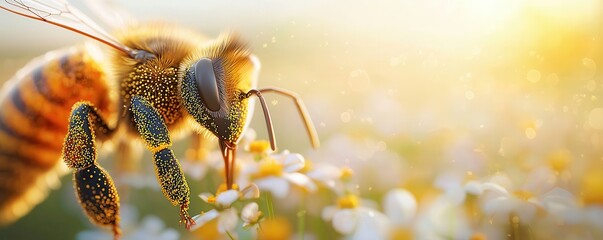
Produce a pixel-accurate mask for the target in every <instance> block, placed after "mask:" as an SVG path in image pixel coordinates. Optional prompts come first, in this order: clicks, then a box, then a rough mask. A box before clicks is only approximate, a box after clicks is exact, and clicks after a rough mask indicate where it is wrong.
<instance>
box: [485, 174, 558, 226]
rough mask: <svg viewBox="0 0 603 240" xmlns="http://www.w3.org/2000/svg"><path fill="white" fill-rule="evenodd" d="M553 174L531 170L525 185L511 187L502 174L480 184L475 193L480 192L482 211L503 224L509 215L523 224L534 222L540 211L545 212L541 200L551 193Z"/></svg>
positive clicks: (510, 182) (552, 192) (554, 176)
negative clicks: (515, 217)
mask: <svg viewBox="0 0 603 240" xmlns="http://www.w3.org/2000/svg"><path fill="white" fill-rule="evenodd" d="M555 182H556V175H555V173H554V172H553V171H552V170H550V169H548V168H538V169H535V170H533V171H532V172H531V173H530V174H529V175H528V178H527V180H526V181H525V183H524V184H523V185H521V186H513V184H512V181H511V179H509V178H508V177H507V176H505V175H498V176H495V177H493V178H492V179H491V180H490V181H488V182H485V183H482V184H481V185H480V186H479V187H478V189H476V191H477V192H478V193H479V192H481V193H482V200H483V210H484V212H485V213H487V214H490V215H492V216H493V217H495V218H498V219H499V220H502V221H508V219H509V217H510V216H511V214H514V216H517V217H519V219H520V220H521V221H522V222H530V221H532V220H533V219H534V216H535V215H536V213H537V211H538V210H539V209H542V210H545V208H544V206H543V204H542V200H543V199H546V197H547V196H548V195H549V194H554V193H555V192H554V191H551V190H553V188H554V184H555Z"/></svg>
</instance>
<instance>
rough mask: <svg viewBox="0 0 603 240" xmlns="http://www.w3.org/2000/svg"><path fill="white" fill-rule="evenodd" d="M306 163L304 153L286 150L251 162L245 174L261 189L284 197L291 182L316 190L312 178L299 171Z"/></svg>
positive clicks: (306, 188) (309, 190)
mask: <svg viewBox="0 0 603 240" xmlns="http://www.w3.org/2000/svg"><path fill="white" fill-rule="evenodd" d="M304 165H305V159H304V157H303V156H302V155H300V154H297V153H290V152H289V151H287V150H285V151H283V152H282V153H280V154H271V155H268V156H267V157H265V158H262V159H261V160H259V161H257V162H254V163H251V164H249V165H248V166H247V167H246V169H245V171H246V174H245V175H247V176H248V177H249V178H250V179H251V181H253V182H254V183H255V184H256V185H257V186H258V187H259V189H261V190H265V191H269V192H271V193H272V194H273V195H274V196H275V197H277V198H284V197H285V196H287V194H288V193H289V190H290V188H291V186H290V185H291V184H292V185H295V186H298V187H301V188H303V189H304V190H306V191H308V192H314V191H315V190H316V188H317V187H316V185H315V184H314V183H313V182H312V180H311V179H310V178H309V177H308V176H306V175H304V174H303V173H300V172H299V171H300V170H302V169H303V168H304Z"/></svg>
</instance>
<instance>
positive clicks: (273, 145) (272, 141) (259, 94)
mask: <svg viewBox="0 0 603 240" xmlns="http://www.w3.org/2000/svg"><path fill="white" fill-rule="evenodd" d="M251 95H255V96H257V97H258V98H259V99H260V104H261V105H262V110H263V111H264V119H265V120H266V128H267V129H268V137H269V138H270V148H272V151H276V140H275V139H274V130H273V128H272V118H270V112H269V111H268V105H266V100H264V96H262V92H261V91H259V90H257V89H251V90H249V92H247V94H246V97H250V96H251Z"/></svg>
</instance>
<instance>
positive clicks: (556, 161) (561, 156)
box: [548, 150, 572, 172]
mask: <svg viewBox="0 0 603 240" xmlns="http://www.w3.org/2000/svg"><path fill="white" fill-rule="evenodd" d="M548 163H549V166H550V167H551V168H552V169H553V170H555V171H557V172H561V171H563V170H566V169H567V168H568V167H569V165H570V163H572V156H571V154H570V153H569V152H568V151H567V150H559V151H556V152H554V153H552V154H551V155H550V156H549V159H548Z"/></svg>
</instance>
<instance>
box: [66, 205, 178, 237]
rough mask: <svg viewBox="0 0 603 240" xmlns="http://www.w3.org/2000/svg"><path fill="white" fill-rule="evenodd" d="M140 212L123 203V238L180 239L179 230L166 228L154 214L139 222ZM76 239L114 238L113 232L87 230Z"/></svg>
mask: <svg viewBox="0 0 603 240" xmlns="http://www.w3.org/2000/svg"><path fill="white" fill-rule="evenodd" d="M137 216H138V213H137V210H136V208H134V207H132V206H129V205H123V206H122V209H121V220H122V221H121V226H122V233H123V235H122V236H121V238H120V239H123V240H138V239H149V240H176V239H180V234H179V233H178V231H176V230H175V229H172V228H165V224H164V223H163V221H162V220H161V219H160V218H158V217H156V216H153V215H147V216H146V217H144V218H143V219H142V221H141V222H140V223H137V222H136V221H137V220H136V219H137ZM76 239H82V240H84V239H85V240H104V239H113V234H112V233H110V232H108V231H104V230H87V231H83V232H80V233H78V234H77V236H76Z"/></svg>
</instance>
